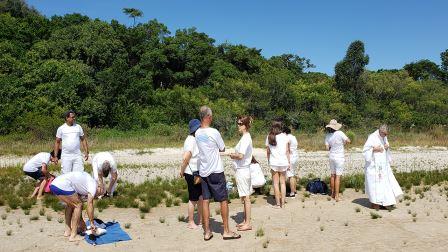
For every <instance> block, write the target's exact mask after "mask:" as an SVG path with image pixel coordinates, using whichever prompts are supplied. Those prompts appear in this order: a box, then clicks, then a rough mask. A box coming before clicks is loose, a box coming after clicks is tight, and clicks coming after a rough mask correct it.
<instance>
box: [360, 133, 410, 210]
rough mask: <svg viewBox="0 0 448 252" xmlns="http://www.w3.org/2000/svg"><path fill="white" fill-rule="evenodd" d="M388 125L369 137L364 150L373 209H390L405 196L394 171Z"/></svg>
mask: <svg viewBox="0 0 448 252" xmlns="http://www.w3.org/2000/svg"><path fill="white" fill-rule="evenodd" d="M388 133H389V129H388V127H387V125H381V126H380V127H379V129H378V130H376V131H375V132H374V133H372V134H370V135H369V138H368V139H367V141H366V143H365V144H364V148H363V151H362V152H363V155H364V159H365V161H366V164H365V186H366V187H365V189H366V193H367V195H368V196H369V201H370V202H371V203H372V208H375V209H378V208H379V207H380V206H383V207H388V206H392V205H395V204H396V203H397V201H396V197H398V196H400V195H402V194H403V191H402V190H401V188H400V186H399V185H398V182H397V180H396V179H395V176H394V174H393V173H392V169H391V168H390V162H391V154H390V149H389V142H388V140H387V135H388Z"/></svg>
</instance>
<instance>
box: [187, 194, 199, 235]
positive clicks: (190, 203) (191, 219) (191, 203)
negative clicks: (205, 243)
mask: <svg viewBox="0 0 448 252" xmlns="http://www.w3.org/2000/svg"><path fill="white" fill-rule="evenodd" d="M197 203H198V202H197V201H191V200H189V201H188V226H187V227H188V228H190V229H196V228H198V226H197V225H196V224H195V223H194V206H195V205H196V204H197Z"/></svg>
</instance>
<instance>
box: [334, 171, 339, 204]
mask: <svg viewBox="0 0 448 252" xmlns="http://www.w3.org/2000/svg"><path fill="white" fill-rule="evenodd" d="M340 183H341V176H340V175H336V176H335V181H334V191H335V194H334V199H335V200H336V201H339V184H340Z"/></svg>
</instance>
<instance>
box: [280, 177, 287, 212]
mask: <svg viewBox="0 0 448 252" xmlns="http://www.w3.org/2000/svg"><path fill="white" fill-rule="evenodd" d="M280 192H281V197H282V198H281V204H280V206H281V207H285V203H286V172H280Z"/></svg>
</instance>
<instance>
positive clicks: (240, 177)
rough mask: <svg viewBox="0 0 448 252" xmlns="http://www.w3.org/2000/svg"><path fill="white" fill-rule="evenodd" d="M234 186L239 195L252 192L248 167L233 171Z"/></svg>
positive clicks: (246, 194) (248, 194)
mask: <svg viewBox="0 0 448 252" xmlns="http://www.w3.org/2000/svg"><path fill="white" fill-rule="evenodd" d="M235 180H236V187H237V188H238V195H239V196H240V198H241V197H245V196H250V195H251V194H252V184H251V178H250V169H249V167H247V168H238V169H236V172H235Z"/></svg>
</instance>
